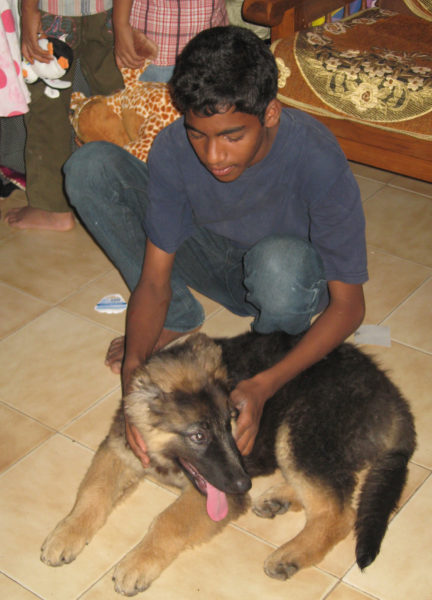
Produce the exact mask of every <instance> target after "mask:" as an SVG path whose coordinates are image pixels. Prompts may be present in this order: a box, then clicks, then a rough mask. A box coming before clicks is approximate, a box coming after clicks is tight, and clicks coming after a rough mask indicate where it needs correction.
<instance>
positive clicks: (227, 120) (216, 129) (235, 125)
mask: <svg viewBox="0 0 432 600" xmlns="http://www.w3.org/2000/svg"><path fill="white" fill-rule="evenodd" d="M279 118H280V104H279V102H278V101H277V100H272V101H271V102H270V103H269V105H268V107H267V110H266V116H265V118H264V125H263V124H261V122H260V121H259V119H258V117H256V116H254V115H250V114H247V113H243V112H236V111H235V110H234V108H230V109H228V110H227V111H226V112H223V113H218V114H215V115H212V116H211V117H205V116H199V115H196V114H195V113H193V112H192V111H188V112H187V113H186V114H185V127H186V132H187V136H188V139H189V141H190V143H191V145H192V147H193V149H194V150H195V153H196V155H197V156H198V158H199V159H200V161H201V162H202V164H203V165H204V166H205V167H206V169H208V170H209V171H210V173H211V174H212V175H213V176H214V177H215V178H216V179H218V180H219V181H222V182H224V183H228V182H230V181H234V180H235V179H237V178H238V177H240V175H241V174H242V173H243V172H244V171H245V170H246V169H248V168H249V167H251V166H252V165H254V164H256V163H257V162H259V161H260V160H262V159H263V158H264V157H265V156H266V155H267V153H268V151H269V150H270V148H271V145H272V143H273V140H274V138H275V136H276V132H277V126H278V124H279Z"/></svg>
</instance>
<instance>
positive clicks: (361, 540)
mask: <svg viewBox="0 0 432 600" xmlns="http://www.w3.org/2000/svg"><path fill="white" fill-rule="evenodd" d="M410 456H411V452H403V451H392V452H387V453H386V454H384V455H383V456H381V457H380V458H379V460H378V461H376V462H375V463H374V464H373V465H372V467H371V468H370V470H369V472H368V474H367V477H366V480H365V482H364V484H363V487H362V490H361V494H360V500H359V506H358V510H357V520H356V525H355V529H356V536H357V544H356V559H357V564H358V566H359V567H360V569H365V568H366V567H367V566H369V565H370V564H371V563H372V562H373V561H374V560H375V558H376V557H377V555H378V553H379V550H380V547H381V542H382V539H383V537H384V534H385V532H386V529H387V525H388V521H389V518H390V515H391V513H392V512H393V510H394V509H395V508H396V505H397V503H398V500H399V498H400V496H401V493H402V490H403V488H404V485H405V482H406V478H407V464H408V460H409V458H410Z"/></svg>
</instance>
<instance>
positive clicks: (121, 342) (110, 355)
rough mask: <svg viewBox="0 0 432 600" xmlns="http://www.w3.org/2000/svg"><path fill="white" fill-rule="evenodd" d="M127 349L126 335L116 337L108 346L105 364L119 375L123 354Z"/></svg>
mask: <svg viewBox="0 0 432 600" xmlns="http://www.w3.org/2000/svg"><path fill="white" fill-rule="evenodd" d="M124 349H125V336H124V335H122V336H121V337H117V338H114V339H113V340H112V341H111V343H110V345H109V348H108V352H107V353H106V356H105V364H106V366H107V367H109V368H110V369H111V371H112V372H113V373H116V374H117V375H118V374H119V373H120V372H121V367H122V362H123V356H124Z"/></svg>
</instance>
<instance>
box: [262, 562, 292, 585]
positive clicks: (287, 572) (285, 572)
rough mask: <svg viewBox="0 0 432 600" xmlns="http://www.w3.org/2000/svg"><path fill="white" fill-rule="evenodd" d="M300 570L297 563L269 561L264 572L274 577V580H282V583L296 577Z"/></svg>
mask: <svg viewBox="0 0 432 600" xmlns="http://www.w3.org/2000/svg"><path fill="white" fill-rule="evenodd" d="M298 570H299V568H298V566H297V565H296V564H295V563H290V562H288V563H286V562H272V561H267V562H266V563H265V565H264V572H265V574H266V575H268V576H269V577H273V579H281V580H282V581H285V579H289V578H290V577H292V576H293V575H295V574H296V573H297V571H298Z"/></svg>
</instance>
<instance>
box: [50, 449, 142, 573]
mask: <svg viewBox="0 0 432 600" xmlns="http://www.w3.org/2000/svg"><path fill="white" fill-rule="evenodd" d="M137 462H138V461H137ZM143 470H144V469H143ZM138 481H139V469H133V468H132V467H130V466H129V465H128V464H127V463H126V462H125V461H124V460H122V458H121V457H120V455H119V454H117V452H116V451H115V450H114V449H113V448H112V446H110V444H109V440H108V438H107V439H106V440H105V441H104V442H102V444H101V445H100V447H99V449H98V451H97V452H96V454H95V456H94V458H93V461H92V463H91V465H90V467H89V470H88V471H87V473H86V475H85V477H84V479H83V481H82V483H81V485H80V487H79V490H78V494H77V497H76V501H75V504H74V507H73V508H72V511H71V512H70V513H69V515H68V516H67V517H65V518H64V519H63V520H62V521H60V523H59V524H58V525H57V526H56V527H55V529H54V530H53V531H52V533H51V534H50V535H49V536H48V537H47V538H46V540H45V541H44V543H43V544H42V548H41V560H42V561H43V562H44V563H46V564H48V565H51V566H60V565H63V564H67V563H70V562H72V561H73V560H74V559H75V558H76V557H77V555H78V554H79V553H80V552H81V550H82V549H83V548H84V546H85V545H86V544H88V543H89V541H90V540H91V539H92V537H93V536H94V534H95V533H96V532H97V531H98V529H100V528H101V527H102V525H103V524H104V523H105V521H106V519H107V517H108V515H109V514H110V512H111V511H112V509H113V507H114V505H115V504H116V503H117V502H118V501H119V500H120V499H121V498H122V497H124V496H125V494H126V493H127V492H129V491H132V489H133V488H134V487H135V486H136V484H137V483H138Z"/></svg>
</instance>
